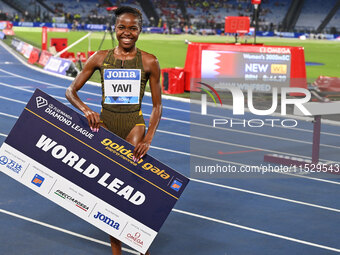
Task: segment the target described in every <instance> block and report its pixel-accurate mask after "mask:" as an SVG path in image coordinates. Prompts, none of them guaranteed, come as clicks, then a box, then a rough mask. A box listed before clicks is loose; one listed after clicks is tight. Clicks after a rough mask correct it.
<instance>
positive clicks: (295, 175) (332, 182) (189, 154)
mask: <svg viewBox="0 0 340 255" xmlns="http://www.w3.org/2000/svg"><path fill="white" fill-rule="evenodd" d="M150 148H152V149H156V150H161V151H166V152H172V153H176V154H181V155H185V156H192V157H198V158H203V159H206V160H213V161H219V162H227V163H228V161H225V160H220V159H216V158H211V157H205V156H201V155H195V154H191V153H188V152H182V151H176V150H171V149H166V148H162V147H156V146H150ZM232 164H234V165H242V166H247V165H244V164H239V163H236V162H234V163H232ZM273 173H277V174H284V175H289V176H294V177H298V178H302V179H308V180H313V181H319V182H325V183H329V184H336V185H340V182H336V181H330V180H327V179H320V178H315V177H309V176H305V175H297V174H292V173H283V172H276V171H274V172H273Z"/></svg>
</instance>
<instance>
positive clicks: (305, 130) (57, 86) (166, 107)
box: [0, 68, 340, 137]
mask: <svg viewBox="0 0 340 255" xmlns="http://www.w3.org/2000/svg"><path fill="white" fill-rule="evenodd" d="M0 71H1V72H4V73H7V74H10V75H13V76H15V77H18V78H22V79H26V80H30V81H34V82H37V83H41V84H45V85H49V86H52V87H55V88H62V89H66V87H64V86H59V85H55V84H53V83H49V82H42V81H39V80H35V79H31V78H27V77H25V76H21V75H17V74H15V73H12V72H9V71H5V70H3V69H1V68H0ZM78 92H79V93H83V94H89V95H93V96H97V97H101V95H100V94H98V93H93V92H88V91H86V90H79V91H78ZM143 104H144V105H148V106H152V104H150V103H146V102H143ZM163 108H165V109H169V110H175V111H180V112H186V113H193V114H199V115H200V114H201V113H200V112H195V111H190V110H184V109H178V108H174V107H169V106H163ZM207 116H211V117H217V118H226V116H220V115H214V114H207ZM291 117H296V116H291ZM229 119H233V120H241V119H238V118H230V117H229ZM264 125H265V126H271V125H270V124H267V123H264ZM275 128H284V129H292V130H296V131H303V132H309V133H312V132H313V130H309V129H303V128H296V127H294V128H292V127H289V128H286V127H282V126H277V125H275ZM247 133H249V132H247ZM321 134H323V135H330V136H337V137H340V134H335V133H329V132H323V131H322V132H321ZM258 135H261V134H258Z"/></svg>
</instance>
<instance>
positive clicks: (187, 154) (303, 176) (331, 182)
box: [0, 133, 340, 185]
mask: <svg viewBox="0 0 340 255" xmlns="http://www.w3.org/2000/svg"><path fill="white" fill-rule="evenodd" d="M0 135H2V136H4V137H7V135H6V134H2V133H0ZM150 148H152V149H155V150H161V151H166V152H172V153H176V154H181V155H185V156H193V157H198V158H203V159H207V160H213V161H218V162H224V163H229V162H230V163H231V164H234V165H242V166H247V165H243V164H239V163H236V162H232V161H225V160H220V159H215V158H209V157H205V156H201V155H195V154H190V153H187V152H183V151H176V150H171V149H166V148H162V147H156V146H150ZM274 173H278V174H284V175H290V176H294V177H298V178H302V179H308V180H313V181H319V182H325V183H329V184H336V185H340V182H335V181H330V180H327V179H320V178H315V177H309V176H305V175H297V174H292V173H283V172H274Z"/></svg>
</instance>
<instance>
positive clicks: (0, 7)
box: [0, 1, 17, 20]
mask: <svg viewBox="0 0 340 255" xmlns="http://www.w3.org/2000/svg"><path fill="white" fill-rule="evenodd" d="M0 11H1V12H2V13H4V14H5V15H4V16H6V17H7V18H6V19H9V20H10V19H13V18H14V16H15V14H16V13H17V11H16V10H15V9H13V8H12V7H10V6H8V5H7V4H5V3H4V2H2V1H0ZM6 19H5V20H6Z"/></svg>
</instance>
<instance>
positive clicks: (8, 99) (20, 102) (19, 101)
mask: <svg viewBox="0 0 340 255" xmlns="http://www.w3.org/2000/svg"><path fill="white" fill-rule="evenodd" d="M0 99H3V100H7V101H11V102H15V103H19V104H24V105H26V104H27V102H24V101H21V100H16V99H12V98H8V97H3V96H0Z"/></svg>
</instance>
